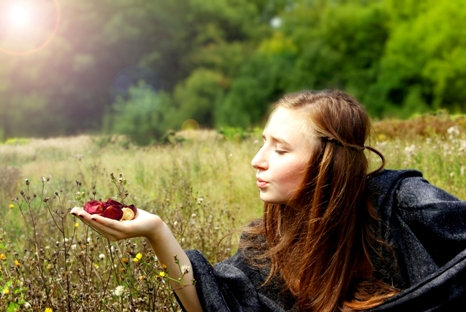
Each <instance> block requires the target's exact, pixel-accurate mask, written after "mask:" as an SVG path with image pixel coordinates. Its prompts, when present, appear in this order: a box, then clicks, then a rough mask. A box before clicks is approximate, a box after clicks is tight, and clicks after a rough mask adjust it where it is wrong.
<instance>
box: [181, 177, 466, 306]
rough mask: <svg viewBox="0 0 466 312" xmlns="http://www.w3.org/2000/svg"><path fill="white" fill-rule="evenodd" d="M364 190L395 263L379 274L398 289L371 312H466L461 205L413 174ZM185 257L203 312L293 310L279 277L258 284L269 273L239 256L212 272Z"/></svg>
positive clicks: (465, 227) (376, 181)
mask: <svg viewBox="0 0 466 312" xmlns="http://www.w3.org/2000/svg"><path fill="white" fill-rule="evenodd" d="M368 191H369V194H370V199H371V202H372V203H373V205H374V207H375V208H376V209H377V211H378V214H379V217H380V219H381V222H379V223H377V224H375V226H376V229H377V231H378V234H379V236H380V237H382V238H383V239H385V241H387V242H388V243H389V244H391V245H392V246H393V248H394V250H395V253H396V258H397V259H396V263H397V265H396V266H395V268H396V269H395V274H389V273H388V271H389V270H390V268H387V267H386V264H382V263H381V261H377V259H376V257H374V259H373V261H374V265H375V267H376V272H378V273H377V274H379V275H380V278H382V279H384V280H385V281H386V282H393V283H394V285H395V286H396V287H397V288H399V289H403V290H402V291H401V292H400V293H398V294H397V295H396V296H394V297H392V298H390V299H389V300H387V301H386V302H385V303H384V304H382V305H381V306H379V307H377V308H375V309H372V310H371V311H374V312H376V311H377V312H378V311H466V202H465V201H460V200H459V199H458V198H456V197H454V196H452V195H450V194H448V193H447V192H445V191H443V190H441V189H439V188H437V187H435V186H433V185H431V184H429V183H428V182H427V181H426V180H425V179H423V177H422V174H421V173H420V172H419V171H415V170H403V171H392V170H384V171H382V172H381V173H378V174H376V175H373V176H372V177H370V178H369V180H368ZM382 252H383V251H382ZM187 255H188V257H189V258H190V260H191V263H192V267H193V273H194V278H195V280H196V290H197V292H198V295H199V299H200V301H201V305H202V307H203V310H204V312H223V311H235V312H236V311H237V312H246V311H247V312H257V311H270V312H272V311H276V312H283V311H298V309H297V307H296V305H295V299H294V298H293V296H291V295H290V294H289V293H288V292H286V291H285V292H284V291H283V290H282V287H281V286H282V283H280V281H279V280H278V279H274V280H272V282H271V283H269V284H267V285H266V286H261V285H262V283H263V282H264V280H265V278H266V277H267V275H268V271H267V269H258V268H256V267H252V266H251V265H250V264H249V263H248V261H247V260H245V259H244V256H243V251H242V250H239V251H238V252H237V253H236V254H235V255H234V256H233V257H231V258H229V259H227V260H225V261H223V262H220V263H217V264H215V265H214V266H211V265H210V263H209V262H208V261H207V260H206V258H205V257H204V256H203V255H202V253H201V252H199V251H196V250H189V251H187ZM389 258H390V257H388V255H387V259H389Z"/></svg>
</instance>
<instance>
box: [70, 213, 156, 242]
mask: <svg viewBox="0 0 466 312" xmlns="http://www.w3.org/2000/svg"><path fill="white" fill-rule="evenodd" d="M70 213H71V214H72V215H74V216H77V217H80V218H81V220H82V221H83V222H84V223H86V224H87V225H89V226H90V227H92V228H93V229H94V230H96V231H97V232H99V233H100V234H101V235H103V236H105V237H106V238H108V239H109V240H111V241H117V240H121V239H125V238H132V237H147V238H149V239H151V237H153V236H154V235H155V234H156V230H157V229H159V228H160V227H161V226H162V224H163V221H162V220H161V219H160V217H159V216H157V215H154V214H151V213H149V212H147V211H145V210H142V209H138V210H137V213H136V217H135V218H134V219H133V220H131V221H128V220H126V221H116V220H112V219H109V218H105V217H101V216H99V215H95V214H93V215H91V214H89V213H87V212H86V211H84V209H82V208H79V207H75V208H73V209H71V211H70Z"/></svg>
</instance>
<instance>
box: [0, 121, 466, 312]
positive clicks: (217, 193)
mask: <svg viewBox="0 0 466 312" xmlns="http://www.w3.org/2000/svg"><path fill="white" fill-rule="evenodd" d="M374 129H375V133H376V134H375V136H374V138H373V139H372V145H374V146H375V147H377V148H378V149H380V150H381V151H382V152H383V153H384V154H385V156H386V158H387V165H386V167H387V168H391V169H399V168H414V169H419V170H421V171H423V173H424V176H425V178H427V179H428V180H429V181H430V182H432V183H433V184H436V185H437V186H439V187H441V188H444V189H445V190H447V191H449V192H451V193H452V194H454V195H456V196H458V197H459V198H462V199H466V179H465V166H466V163H465V160H464V159H466V158H465V154H466V122H465V119H464V118H462V117H461V118H452V117H450V116H444V115H441V116H421V117H419V118H417V119H414V120H411V121H407V122H399V121H393V120H391V121H381V122H377V123H376V124H375V125H374ZM254 133H255V134H254ZM254 133H253V134H250V135H249V136H241V139H235V138H234V137H230V139H225V136H224V135H219V134H217V133H215V132H214V131H196V132H184V133H179V134H177V138H178V139H176V140H173V143H172V144H168V145H164V146H151V147H136V146H133V145H131V144H128V142H127V141H125V140H124V138H119V137H91V136H79V137H74V138H56V139H48V140H38V139H30V140H22V141H18V142H17V143H14V144H4V145H0V213H1V216H2V217H1V218H0V291H1V294H0V306H2V307H6V308H5V309H6V310H7V311H15V310H21V311H38V310H45V309H46V308H50V309H53V310H54V311H134V310H137V309H139V310H141V311H144V310H147V311H153V310H168V311H177V310H179V307H178V305H177V303H176V301H175V299H174V297H173V294H172V293H171V291H170V289H169V288H168V285H167V283H166V279H165V278H164V277H163V276H162V275H163V274H160V272H164V271H163V267H162V264H161V263H159V262H158V261H157V259H156V258H155V256H154V254H153V253H152V251H151V249H150V246H149V245H148V244H147V243H146V242H145V240H144V239H131V240H126V241H122V242H117V243H110V242H109V241H107V240H106V239H105V238H102V237H101V236H99V235H98V234H96V233H94V232H93V231H92V230H91V229H89V228H88V227H87V226H85V225H84V224H83V223H80V222H77V221H76V220H74V218H73V217H72V216H71V215H69V213H68V211H69V209H70V208H72V207H74V206H82V205H83V203H84V202H85V201H87V200H90V199H102V200H106V199H107V198H108V197H112V198H114V199H117V200H118V196H117V194H118V192H117V190H116V188H115V187H114V185H113V184H112V181H111V179H110V174H111V173H114V174H115V175H118V174H122V178H123V179H125V180H126V188H127V189H128V192H129V196H128V197H127V198H125V203H127V204H135V205H136V206H137V207H138V208H141V209H145V210H148V211H151V212H153V213H157V214H159V215H161V217H162V218H163V219H164V220H165V221H166V223H167V224H168V225H169V226H170V228H171V229H172V231H173V233H174V234H175V236H176V237H177V238H178V240H179V241H180V243H181V245H182V247H183V248H185V249H200V250H201V251H203V252H204V254H205V255H206V256H207V257H208V259H209V261H211V262H212V263H213V262H217V261H221V260H222V259H225V258H226V257H228V256H230V255H231V253H232V252H234V250H235V248H236V244H237V240H238V233H237V232H234V233H233V234H232V235H227V234H229V233H230V231H232V230H233V229H237V228H241V226H242V225H245V224H247V223H248V222H249V220H251V219H253V218H256V217H258V216H260V213H261V207H262V204H261V202H260V200H259V198H258V196H257V195H258V194H257V190H256V187H255V173H254V169H253V168H251V166H250V161H251V159H252V157H253V156H254V154H255V153H256V151H257V150H258V149H259V147H260V146H261V144H262V142H261V141H262V139H261V138H260V134H259V133H260V131H256V132H254ZM368 155H370V154H368ZM370 159H371V160H372V162H373V164H372V166H374V167H375V166H377V164H378V163H379V162H380V160H379V159H377V157H374V156H373V155H370ZM26 179H27V180H26ZM168 274H169V272H168Z"/></svg>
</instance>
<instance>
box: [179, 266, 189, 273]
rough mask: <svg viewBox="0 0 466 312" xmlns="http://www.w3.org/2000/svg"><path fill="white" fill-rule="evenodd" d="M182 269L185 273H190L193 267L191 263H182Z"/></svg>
mask: <svg viewBox="0 0 466 312" xmlns="http://www.w3.org/2000/svg"><path fill="white" fill-rule="evenodd" d="M180 269H181V273H182V274H183V275H184V274H188V273H189V271H190V270H191V267H190V266H189V265H182V266H181V267H180Z"/></svg>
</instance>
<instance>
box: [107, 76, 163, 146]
mask: <svg viewBox="0 0 466 312" xmlns="http://www.w3.org/2000/svg"><path fill="white" fill-rule="evenodd" d="M129 95H130V97H129V99H128V100H123V99H122V98H119V99H118V100H117V102H116V103H115V104H114V109H115V115H114V124H113V127H114V131H116V132H117V133H120V134H124V135H127V136H128V137H130V138H131V139H132V140H133V141H134V142H135V143H136V144H139V145H147V144H151V143H154V142H156V141H158V140H159V139H160V138H162V136H163V135H164V134H165V132H166V131H167V129H166V128H165V114H166V113H168V112H169V110H170V107H167V106H166V103H165V102H164V95H163V94H161V93H156V92H155V91H153V90H152V89H151V87H150V86H147V85H145V84H144V83H142V84H140V85H139V86H137V87H133V88H131V90H130V91H129Z"/></svg>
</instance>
